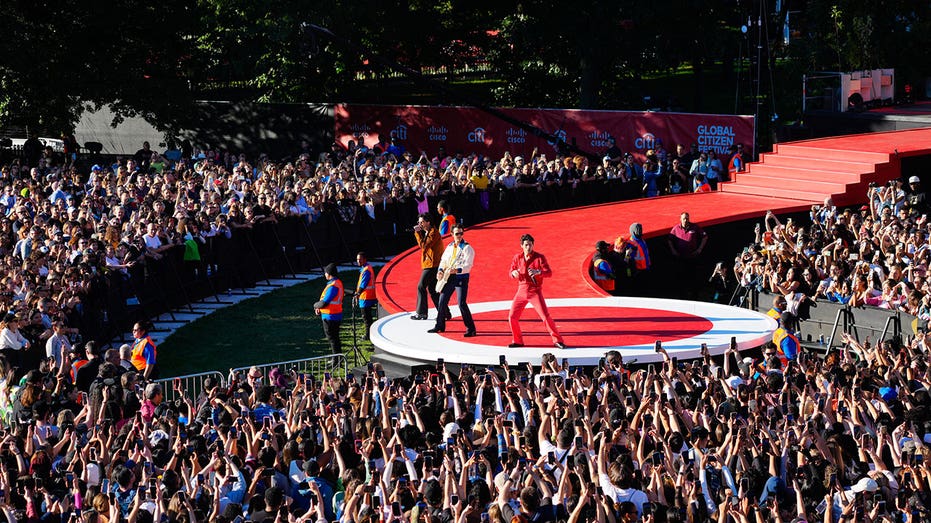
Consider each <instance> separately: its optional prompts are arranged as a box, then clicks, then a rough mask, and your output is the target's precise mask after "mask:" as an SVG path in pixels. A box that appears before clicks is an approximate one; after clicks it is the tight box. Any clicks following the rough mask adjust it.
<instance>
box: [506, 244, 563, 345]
mask: <svg viewBox="0 0 931 523" xmlns="http://www.w3.org/2000/svg"><path fill="white" fill-rule="evenodd" d="M520 246H521V248H522V249H523V252H521V253H518V254H517V255H516V256H514V259H513V260H511V271H510V273H511V278H513V279H516V280H517V294H515V295H514V301H513V302H512V303H511V312H510V313H508V323H510V324H511V336H512V338H513V340H512V343H511V344H510V345H508V347H512V348H513V347H523V346H524V337H523V335H522V334H521V332H520V316H521V314H523V312H524V309H525V308H526V307H527V303H528V302H529V303H530V304H532V305H533V310H535V311H537V314H538V315H539V316H540V319H541V320H543V324H544V325H546V330H547V331H548V332H549V333H550V336H551V337H552V338H553V344H554V345H555V346H556V348H557V349H565V348H566V345H565V344H564V343H563V339H562V336H561V335H560V334H559V331H558V330H556V322H554V321H553V317H552V316H550V311H549V309H547V308H546V301H544V299H543V279H544V278H549V277H550V276H552V275H553V271H552V270H551V269H550V265H549V263H547V262H546V256H543V255H542V254H540V253H538V252H535V251H534V250H533V236H531V235H529V234H525V235H523V236H521V237H520Z"/></svg>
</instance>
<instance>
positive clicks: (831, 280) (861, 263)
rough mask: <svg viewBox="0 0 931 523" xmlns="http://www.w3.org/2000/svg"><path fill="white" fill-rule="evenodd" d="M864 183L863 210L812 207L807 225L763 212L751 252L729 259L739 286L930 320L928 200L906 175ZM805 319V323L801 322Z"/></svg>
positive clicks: (827, 203)
mask: <svg viewBox="0 0 931 523" xmlns="http://www.w3.org/2000/svg"><path fill="white" fill-rule="evenodd" d="M903 182H904V180H894V181H892V182H889V183H888V184H887V185H885V186H883V187H877V186H875V184H871V186H870V187H869V189H868V193H867V199H868V202H869V203H868V204H867V205H863V206H862V207H860V206H858V207H855V208H849V209H839V208H837V207H836V206H835V205H834V204H833V202H832V201H831V200H830V199H827V200H825V202H824V205H815V206H813V207H812V209H811V212H810V214H809V220H808V221H806V223H798V222H795V221H793V220H792V219H791V218H789V219H787V220H786V222H785V223H782V222H781V220H779V219H778V218H777V217H776V216H775V215H773V214H772V213H767V215H766V216H765V218H764V220H763V224H762V225H757V227H756V230H755V238H754V242H753V244H752V245H750V246H748V247H746V248H745V249H744V250H743V252H742V253H741V254H740V255H739V256H738V257H737V258H736V260H735V266H734V271H735V277H736V279H737V280H738V281H739V282H740V283H741V284H742V285H745V286H747V285H753V286H758V287H759V288H761V289H765V290H767V291H769V292H772V293H775V294H779V295H784V296H791V297H795V299H796V301H798V302H801V303H804V302H805V300H806V299H824V300H829V301H832V302H837V303H842V304H849V305H851V306H853V307H859V306H863V305H869V306H875V307H880V308H884V309H893V310H901V311H904V312H907V313H909V314H911V315H913V316H916V317H918V318H920V319H922V320H925V321H926V320H928V319H929V318H931V281H929V279H928V274H927V271H928V262H929V260H931V253H929V252H928V251H929V249H928V247H929V246H931V244H929V232H931V222H929V221H928V202H927V195H926V194H925V192H924V190H923V189H922V187H921V180H920V179H919V178H918V177H917V176H911V177H910V178H909V180H908V188H907V189H906V188H905V187H904V185H905V184H904V183H903ZM803 319H804V318H803Z"/></svg>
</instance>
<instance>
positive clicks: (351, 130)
mask: <svg viewBox="0 0 931 523" xmlns="http://www.w3.org/2000/svg"><path fill="white" fill-rule="evenodd" d="M498 110H499V111H500V112H502V113H504V114H506V115H508V116H510V117H512V118H514V119H517V120H520V121H524V122H527V123H530V124H532V125H535V126H537V127H539V128H540V129H542V130H543V131H546V132H548V133H550V134H553V135H556V136H559V137H561V138H563V139H564V140H566V141H567V142H569V143H575V144H576V146H577V147H579V148H580V149H582V150H584V151H587V152H589V153H592V154H595V155H599V156H600V155H603V154H604V153H605V151H606V150H607V149H608V147H610V144H609V139H610V138H612V137H613V138H614V139H615V140H617V145H618V147H619V148H620V149H621V151H624V152H630V153H632V154H634V155H635V156H636V157H638V158H639V159H641V160H642V159H643V157H644V156H645V154H646V152H647V151H648V150H650V149H658V148H660V147H663V148H665V149H666V151H669V152H674V151H675V147H676V144H684V145H686V146H688V145H689V144H692V143H696V144H698V148H699V150H702V151H714V152H715V153H717V154H718V155H720V156H724V155H726V153H727V148H728V147H729V146H730V145H732V144H737V143H742V144H744V148H745V149H746V150H748V151H750V152H751V153H752V152H753V117H752V116H733V115H716V114H690V113H654V112H633V111H585V110H569V109H565V110H563V109H498ZM334 114H335V137H336V140H337V141H338V142H339V143H341V144H342V145H343V146H346V145H347V144H348V143H349V141H350V140H355V141H356V142H359V141H363V142H364V143H365V145H367V146H369V147H372V146H374V145H376V144H377V143H378V142H379V141H380V140H384V141H385V142H388V141H389V140H390V139H391V138H394V139H395V140H396V143H397V144H398V145H400V146H402V147H404V149H405V150H407V151H411V152H412V153H414V155H415V156H417V155H419V154H420V152H421V151H425V152H426V153H427V155H428V156H429V157H433V156H436V155H437V154H438V153H439V152H440V148H442V149H443V150H444V151H445V152H446V153H447V154H455V153H456V152H462V153H465V154H469V153H472V152H476V153H480V154H485V155H488V156H490V157H491V158H499V157H501V155H503V154H504V152H505V151H510V153H511V154H512V155H529V154H530V153H531V152H532V151H533V149H534V147H536V148H538V149H539V150H540V152H541V153H544V154H546V155H547V156H549V157H553V156H554V155H555V153H556V143H555V140H550V141H548V140H547V139H546V138H541V137H539V136H536V135H535V134H534V133H532V132H530V131H527V130H525V129H521V128H520V127H518V126H515V125H511V124H509V123H507V122H505V121H503V120H500V119H498V118H495V117H493V116H491V115H489V114H486V113H484V112H482V111H480V110H478V109H474V108H470V107H427V106H384V105H354V104H353V105H349V104H341V105H337V106H336V107H335V110H334Z"/></svg>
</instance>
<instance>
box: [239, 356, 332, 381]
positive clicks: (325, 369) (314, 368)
mask: <svg viewBox="0 0 931 523" xmlns="http://www.w3.org/2000/svg"><path fill="white" fill-rule="evenodd" d="M252 367H255V368H256V369H258V370H259V371H260V372H261V373H262V376H263V377H264V378H265V379H266V381H265V383H268V375H269V373H271V371H272V369H278V370H279V371H280V372H282V373H284V374H288V373H290V372H291V371H294V372H296V373H298V374H308V375H310V376H313V377H314V378H316V379H322V378H323V377H324V374H326V373H330V375H331V376H334V377H337V378H345V377H346V373H347V372H348V370H349V367H348V365H347V362H346V355H345V354H333V355H329V356H317V357H314V358H305V359H301V360H291V361H279V362H277V363H267V364H264V365H253V366H249V367H239V368H237V369H233V373H234V374H236V373H243V374H245V373H248V372H249V371H250V370H251V369H252Z"/></svg>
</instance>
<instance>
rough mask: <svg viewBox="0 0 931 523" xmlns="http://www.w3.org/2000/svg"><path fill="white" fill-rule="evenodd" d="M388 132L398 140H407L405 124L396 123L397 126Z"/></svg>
mask: <svg viewBox="0 0 931 523" xmlns="http://www.w3.org/2000/svg"><path fill="white" fill-rule="evenodd" d="M388 134H389V136H391V137H392V138H395V139H398V140H407V126H406V125H404V124H403V123H402V124H398V126H397V127H395V128H394V129H392V130H391V132H390V133H388Z"/></svg>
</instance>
